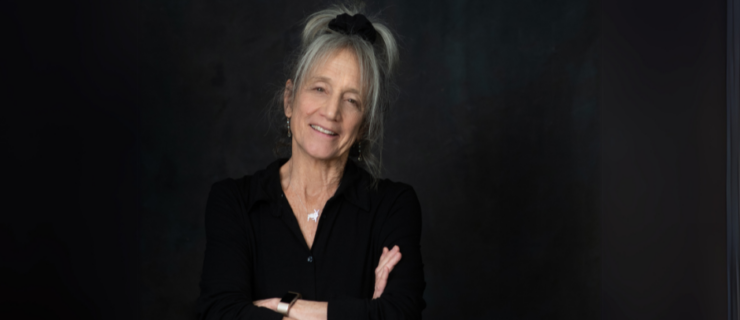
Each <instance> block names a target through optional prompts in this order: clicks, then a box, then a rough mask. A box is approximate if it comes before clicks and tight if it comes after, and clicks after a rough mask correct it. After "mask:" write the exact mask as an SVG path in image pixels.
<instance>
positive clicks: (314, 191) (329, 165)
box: [280, 150, 347, 198]
mask: <svg viewBox="0 0 740 320" xmlns="http://www.w3.org/2000/svg"><path fill="white" fill-rule="evenodd" d="M294 151H295V150H294ZM346 163H347V155H345V156H343V157H340V158H338V159H332V160H318V159H315V158H313V157H310V156H308V155H306V154H304V153H301V152H293V155H292V156H291V157H290V159H289V160H288V161H287V162H286V163H285V164H284V165H283V166H282V167H281V168H280V182H281V185H282V187H283V190H290V191H292V192H297V193H300V194H301V195H303V196H304V197H306V198H314V197H325V198H328V197H331V196H332V195H333V194H334V192H335V191H336V190H337V187H339V181H340V180H341V178H342V174H343V173H344V165H345V164H346Z"/></svg>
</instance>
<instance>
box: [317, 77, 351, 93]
mask: <svg viewBox="0 0 740 320" xmlns="http://www.w3.org/2000/svg"><path fill="white" fill-rule="evenodd" d="M309 80H311V81H323V82H327V83H329V84H331V83H332V82H331V79H330V78H327V77H322V76H314V77H311V78H310V79H309ZM345 92H349V93H355V94H358V95H361V94H360V90H357V89H355V88H349V89H347V91H345Z"/></svg>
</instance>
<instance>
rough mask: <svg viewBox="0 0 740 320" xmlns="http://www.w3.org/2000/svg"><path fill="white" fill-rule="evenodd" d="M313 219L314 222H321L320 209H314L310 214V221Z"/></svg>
mask: <svg viewBox="0 0 740 320" xmlns="http://www.w3.org/2000/svg"><path fill="white" fill-rule="evenodd" d="M311 219H313V221H314V222H317V223H318V222H319V210H316V209H313V213H311V214H309V215H308V221H311Z"/></svg>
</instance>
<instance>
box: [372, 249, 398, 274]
mask: <svg viewBox="0 0 740 320" xmlns="http://www.w3.org/2000/svg"><path fill="white" fill-rule="evenodd" d="M399 250H400V249H399V248H398V246H394V247H393V249H391V250H388V249H387V248H385V247H383V252H384V253H385V254H384V255H381V256H380V261H379V262H378V268H376V270H378V269H380V268H382V267H383V266H384V265H385V264H386V263H388V260H389V259H390V258H392V257H393V255H394V254H395V253H396V252H398V251H399Z"/></svg>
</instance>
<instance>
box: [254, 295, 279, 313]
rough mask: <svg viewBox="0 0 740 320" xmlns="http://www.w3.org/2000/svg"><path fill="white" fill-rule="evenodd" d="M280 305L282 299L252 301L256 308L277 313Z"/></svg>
mask: <svg viewBox="0 0 740 320" xmlns="http://www.w3.org/2000/svg"><path fill="white" fill-rule="evenodd" d="M278 303H280V298H271V299H262V300H257V301H252V304H254V305H255V306H258V307H262V308H267V309H270V310H272V311H275V312H277V306H278Z"/></svg>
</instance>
